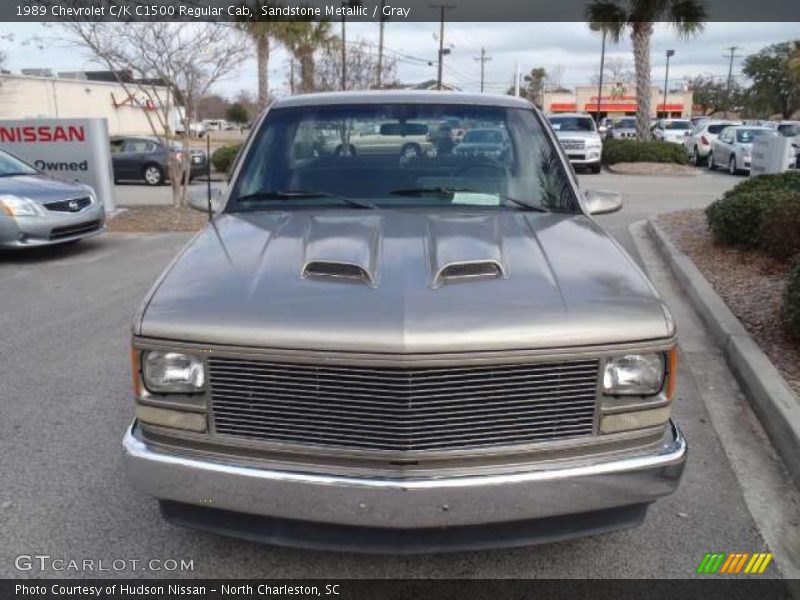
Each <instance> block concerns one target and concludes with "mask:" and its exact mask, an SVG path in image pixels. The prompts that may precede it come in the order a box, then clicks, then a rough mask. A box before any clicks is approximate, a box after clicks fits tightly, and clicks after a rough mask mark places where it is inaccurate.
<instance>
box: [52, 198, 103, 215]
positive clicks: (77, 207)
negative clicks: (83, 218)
mask: <svg viewBox="0 0 800 600" xmlns="http://www.w3.org/2000/svg"><path fill="white" fill-rule="evenodd" d="M91 203H92V199H91V198H88V197H86V198H73V199H72V200H58V201H56V202H48V203H47V204H45V205H44V207H45V208H46V209H47V210H53V211H58V212H79V211H81V210H83V209H84V208H86V207H87V206H89V205H90V204H91Z"/></svg>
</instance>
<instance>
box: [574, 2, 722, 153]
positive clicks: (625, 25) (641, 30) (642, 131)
mask: <svg viewBox="0 0 800 600" xmlns="http://www.w3.org/2000/svg"><path fill="white" fill-rule="evenodd" d="M705 19H706V10H705V8H704V7H703V5H702V3H701V2H700V1H699V0H593V2H592V3H591V4H589V5H588V6H587V7H586V20H587V21H588V22H589V27H590V28H591V29H593V30H594V31H601V32H602V31H605V32H606V34H607V35H608V36H609V37H610V38H611V40H612V41H613V42H619V40H620V38H621V37H622V35H623V34H624V33H625V30H626V29H630V35H631V41H632V43H633V61H634V69H635V71H636V135H637V137H638V138H639V139H641V140H645V139H647V137H648V132H649V124H650V93H651V91H650V38H651V37H652V35H653V24H654V23H656V22H658V21H663V22H667V23H670V24H671V25H672V26H673V27H674V28H675V30H676V31H677V32H678V35H679V36H681V37H688V36H692V35H696V34H697V33H700V32H701V31H702V30H703V27H704V25H705Z"/></svg>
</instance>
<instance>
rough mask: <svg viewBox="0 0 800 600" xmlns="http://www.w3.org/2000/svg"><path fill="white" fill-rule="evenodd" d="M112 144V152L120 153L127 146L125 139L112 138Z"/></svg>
mask: <svg viewBox="0 0 800 600" xmlns="http://www.w3.org/2000/svg"><path fill="white" fill-rule="evenodd" d="M110 146H111V154H119V153H120V152H122V150H123V148H124V147H125V140H112V141H111V144H110Z"/></svg>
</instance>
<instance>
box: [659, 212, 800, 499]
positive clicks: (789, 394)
mask: <svg viewBox="0 0 800 600" xmlns="http://www.w3.org/2000/svg"><path fill="white" fill-rule="evenodd" d="M647 230H648V233H649V234H650V237H651V238H652V239H653V241H654V242H655V244H656V247H657V248H658V250H659V252H660V253H661V255H662V256H663V257H664V259H665V260H666V261H667V263H668V264H669V267H670V270H671V271H672V273H673V274H674V275H675V278H676V279H677V280H678V282H679V283H680V286H681V288H682V289H683V291H684V292H685V293H686V295H687V296H688V297H689V300H690V301H691V303H692V306H693V307H694V309H695V310H696V311H697V313H698V314H699V315H700V318H701V319H702V320H703V322H704V323H705V324H706V326H707V327H708V328H709V330H710V331H711V336H712V337H713V338H714V341H715V342H716V343H717V344H718V345H719V346H720V348H722V353H723V356H724V357H725V360H726V361H727V363H728V366H729V367H730V369H731V371H733V374H734V376H735V377H736V380H737V381H738V383H739V385H740V386H741V388H742V390H743V391H744V393H745V395H746V396H747V399H748V400H749V401H750V404H751V405H752V406H753V409H754V410H755V412H756V414H757V415H758V417H759V419H760V420H761V423H762V425H763V426H764V429H766V431H767V434H768V435H769V437H770V439H771V440H772V443H773V444H774V445H775V448H776V449H777V450H778V453H779V454H780V455H781V458H782V459H783V463H784V464H785V465H786V468H787V469H788V470H789V473H790V475H791V476H792V478H793V479H794V480H795V482H796V483H797V484H798V485H799V486H800V402H798V400H797V398H796V397H795V395H794V392H793V391H792V389H791V388H790V387H789V384H787V383H786V381H785V380H784V379H783V377H782V376H781V374H780V373H779V372H778V370H777V369H776V368H775V366H774V365H773V364H772V363H771V362H770V360H769V358H768V357H767V355H766V354H764V353H763V352H762V351H761V349H760V348H759V347H758V345H757V344H756V342H755V341H754V340H753V338H752V337H751V336H750V334H749V333H748V332H747V330H746V329H745V328H744V326H743V325H742V324H741V323H740V322H739V319H737V318H736V317H735V316H734V314H733V313H732V312H731V311H730V309H729V308H728V306H727V305H726V304H725V302H723V300H722V298H720V297H719V295H718V294H717V292H716V291H714V288H713V287H711V284H710V283H709V282H708V281H707V280H706V278H705V277H703V275H702V273H700V271H699V270H698V268H697V267H696V266H695V265H694V263H693V262H692V261H691V260H690V259H689V257H688V256H686V255H685V254H684V253H683V252H681V251H680V250H678V248H677V247H676V246H675V245H674V244H673V243H672V241H671V240H670V239H669V237H668V236H667V234H666V233H665V232H664V230H663V229H661V227H659V226H658V224H656V223H655V222H654V221H653V219H648V221H647Z"/></svg>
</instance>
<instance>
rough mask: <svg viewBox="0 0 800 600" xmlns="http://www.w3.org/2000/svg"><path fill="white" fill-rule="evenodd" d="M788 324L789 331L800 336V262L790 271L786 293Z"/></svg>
mask: <svg viewBox="0 0 800 600" xmlns="http://www.w3.org/2000/svg"><path fill="white" fill-rule="evenodd" d="M786 324H787V325H788V327H789V331H790V332H791V333H792V334H793V335H796V336H797V337H800V264H798V265H797V266H795V267H794V269H792V270H791V271H790V272H789V288H788V290H787V294H786Z"/></svg>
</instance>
